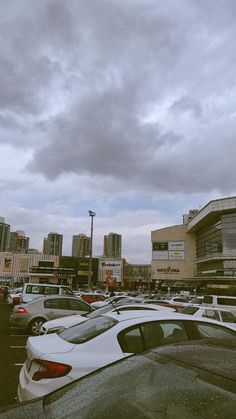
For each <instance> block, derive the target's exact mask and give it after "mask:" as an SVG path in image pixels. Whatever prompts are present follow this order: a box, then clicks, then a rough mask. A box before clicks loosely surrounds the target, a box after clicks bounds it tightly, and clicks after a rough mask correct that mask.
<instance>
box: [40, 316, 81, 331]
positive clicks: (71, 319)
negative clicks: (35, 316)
mask: <svg viewBox="0 0 236 419" xmlns="http://www.w3.org/2000/svg"><path fill="white" fill-rule="evenodd" d="M85 320H87V317H84V316H80V314H74V315H73V316H66V317H59V318H58V319H54V320H49V321H48V322H46V323H44V327H46V328H47V329H51V328H54V327H59V326H64V327H70V326H74V325H75V324H78V323H82V322H84V321H85Z"/></svg>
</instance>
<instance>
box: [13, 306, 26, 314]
mask: <svg viewBox="0 0 236 419" xmlns="http://www.w3.org/2000/svg"><path fill="white" fill-rule="evenodd" d="M16 313H17V314H26V313H28V311H27V310H26V308H25V307H18V309H17V310H16Z"/></svg>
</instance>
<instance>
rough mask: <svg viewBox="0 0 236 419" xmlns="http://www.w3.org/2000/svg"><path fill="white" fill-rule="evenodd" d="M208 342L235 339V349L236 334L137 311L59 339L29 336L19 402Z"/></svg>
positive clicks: (106, 317) (74, 330)
mask: <svg viewBox="0 0 236 419" xmlns="http://www.w3.org/2000/svg"><path fill="white" fill-rule="evenodd" d="M208 338H217V339H218V341H219V339H223V340H224V341H227V340H228V339H230V341H231V342H232V340H233V341H235V344H236V331H235V330H234V329H231V328H228V327H225V326H221V325H220V324H219V323H218V322H214V321H213V320H211V321H209V319H198V318H193V317H192V316H185V315H182V316H180V315H179V314H178V313H172V312H166V311H152V312H149V311H146V310H145V311H143V310H138V311H128V312H127V311H126V312H123V313H118V312H112V313H107V314H106V315H102V316H99V317H96V318H94V319H89V320H87V321H85V322H83V323H80V324H78V325H76V326H73V327H70V328H69V329H66V330H64V331H63V332H60V333H59V334H57V333H53V334H50V335H44V336H37V337H30V338H28V341H27V360H26V362H25V363H24V365H23V367H22V368H21V371H20V376H19V385H18V400H19V401H25V400H30V399H33V398H37V397H40V396H43V395H45V394H48V393H50V392H51V391H53V390H55V389H57V388H59V387H62V386H63V385H65V384H68V383H70V382H72V381H74V380H75V379H77V378H80V377H83V376H85V375H87V374H88V373H90V372H92V371H95V370H97V369H99V368H101V367H103V366H105V365H109V364H110V363H112V362H115V361H118V360H120V359H122V358H125V357H127V356H130V355H131V354H133V353H141V352H143V351H145V350H148V349H152V348H154V347H158V346H163V345H167V344H168V345H169V344H170V343H176V342H186V341H190V340H201V339H204V340H207V339H208ZM88 397H89V395H88Z"/></svg>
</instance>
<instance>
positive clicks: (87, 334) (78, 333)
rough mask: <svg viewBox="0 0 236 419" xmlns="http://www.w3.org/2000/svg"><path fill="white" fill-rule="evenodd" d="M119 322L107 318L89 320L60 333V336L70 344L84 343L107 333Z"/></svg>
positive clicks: (100, 317)
mask: <svg viewBox="0 0 236 419" xmlns="http://www.w3.org/2000/svg"><path fill="white" fill-rule="evenodd" d="M117 323H118V322H117V320H114V319H111V318H110V317H106V316H99V317H96V318H95V319H89V320H87V321H86V322H84V323H80V324H77V325H75V326H72V327H70V328H69V329H66V330H64V331H63V332H61V333H59V336H60V337H61V338H62V339H64V340H66V341H67V342H70V343H77V344H80V343H84V342H87V341H88V340H90V339H93V338H95V337H96V336H98V335H100V334H102V333H104V332H106V331H107V330H109V329H111V328H112V327H114V326H115V325H116V324H117Z"/></svg>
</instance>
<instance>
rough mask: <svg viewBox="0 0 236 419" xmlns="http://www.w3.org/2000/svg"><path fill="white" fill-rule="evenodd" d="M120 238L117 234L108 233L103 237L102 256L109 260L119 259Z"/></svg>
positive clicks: (120, 249)
mask: <svg viewBox="0 0 236 419" xmlns="http://www.w3.org/2000/svg"><path fill="white" fill-rule="evenodd" d="M121 251H122V236H121V234H117V233H109V234H108V235H106V236H104V247H103V254H104V256H106V257H109V258H118V259H120V258H121Z"/></svg>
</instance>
